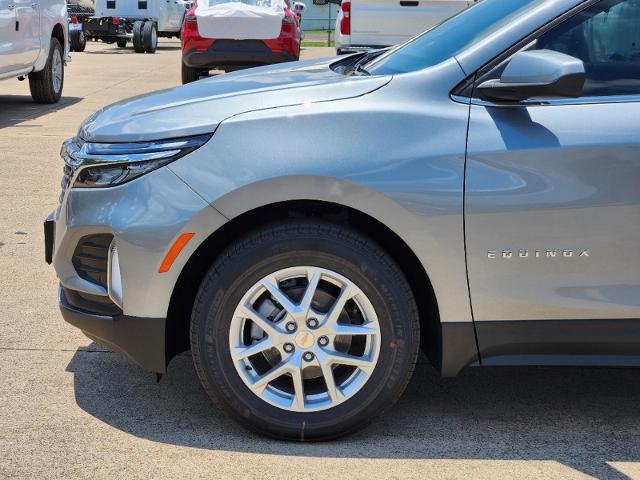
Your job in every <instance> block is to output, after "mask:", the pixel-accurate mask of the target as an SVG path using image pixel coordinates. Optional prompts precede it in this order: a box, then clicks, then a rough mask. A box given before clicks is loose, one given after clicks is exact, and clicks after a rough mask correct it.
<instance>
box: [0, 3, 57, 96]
mask: <svg viewBox="0 0 640 480" xmlns="http://www.w3.org/2000/svg"><path fill="white" fill-rule="evenodd" d="M67 37H68V35H67V6H66V3H65V0H0V80H4V79H6V78H15V77H17V78H19V79H21V80H24V79H25V78H26V77H27V76H28V77H29V87H30V89H31V96H32V97H33V99H34V100H35V101H36V102H38V103H56V102H57V101H58V100H60V96H61V95H62V86H63V84H64V64H65V60H66V58H67V53H68V49H69V47H68V41H67Z"/></svg>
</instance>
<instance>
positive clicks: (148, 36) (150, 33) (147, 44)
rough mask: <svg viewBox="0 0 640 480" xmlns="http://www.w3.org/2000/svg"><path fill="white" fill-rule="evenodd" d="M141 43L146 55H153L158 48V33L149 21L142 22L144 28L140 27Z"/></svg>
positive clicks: (153, 24)
mask: <svg viewBox="0 0 640 480" xmlns="http://www.w3.org/2000/svg"><path fill="white" fill-rule="evenodd" d="M142 43H143V44H144V50H145V51H146V52H147V53H155V52H156V48H158V31H157V30H156V24H155V23H154V22H152V21H150V20H147V21H146V22H144V27H142Z"/></svg>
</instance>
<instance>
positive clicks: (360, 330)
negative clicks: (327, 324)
mask: <svg viewBox="0 0 640 480" xmlns="http://www.w3.org/2000/svg"><path fill="white" fill-rule="evenodd" d="M333 332H334V333H335V334H336V335H376V334H377V333H378V331H377V330H376V329H375V328H371V327H368V326H367V325H352V324H349V325H346V324H343V323H338V324H336V325H335V326H334V327H333Z"/></svg>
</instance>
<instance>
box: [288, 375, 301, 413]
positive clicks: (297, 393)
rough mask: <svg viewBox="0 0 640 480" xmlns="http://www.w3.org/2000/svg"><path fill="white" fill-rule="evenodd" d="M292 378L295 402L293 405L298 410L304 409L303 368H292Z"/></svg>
mask: <svg viewBox="0 0 640 480" xmlns="http://www.w3.org/2000/svg"><path fill="white" fill-rule="evenodd" d="M291 378H292V379H293V392H294V397H293V402H292V407H294V408H296V409H297V410H300V411H302V410H304V380H303V378H302V370H301V369H300V368H294V369H292V370H291Z"/></svg>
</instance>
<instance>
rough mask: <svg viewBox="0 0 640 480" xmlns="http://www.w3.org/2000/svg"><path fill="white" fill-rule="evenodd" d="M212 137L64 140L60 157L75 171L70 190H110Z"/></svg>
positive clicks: (186, 152)
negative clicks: (133, 141) (104, 188)
mask: <svg viewBox="0 0 640 480" xmlns="http://www.w3.org/2000/svg"><path fill="white" fill-rule="evenodd" d="M210 138H211V135H198V136H194V137H185V138H177V139H170V140H161V141H154V142H144V143H111V144H107V143H83V144H79V143H78V142H77V141H67V142H65V144H64V145H63V147H62V157H63V158H64V159H65V162H67V164H68V165H70V166H71V167H72V168H73V169H74V170H75V171H76V172H77V174H76V176H75V180H74V182H73V187H77V188H99V187H113V186H115V185H121V184H123V183H126V182H129V181H131V180H133V179H135V178H138V177H140V176H142V175H144V174H146V173H149V172H152V171H153V170H156V169H158V168H160V167H163V166H165V165H167V164H169V163H171V162H173V161H175V160H177V159H178V158H180V157H183V156H185V155H187V154H188V153H191V152H193V151H194V150H196V149H197V148H199V147H201V146H202V145H204V144H205V143H206V142H207V141H208V140H209V139H210Z"/></svg>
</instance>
